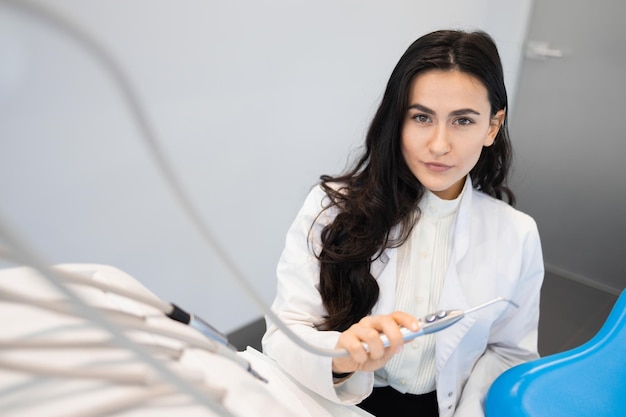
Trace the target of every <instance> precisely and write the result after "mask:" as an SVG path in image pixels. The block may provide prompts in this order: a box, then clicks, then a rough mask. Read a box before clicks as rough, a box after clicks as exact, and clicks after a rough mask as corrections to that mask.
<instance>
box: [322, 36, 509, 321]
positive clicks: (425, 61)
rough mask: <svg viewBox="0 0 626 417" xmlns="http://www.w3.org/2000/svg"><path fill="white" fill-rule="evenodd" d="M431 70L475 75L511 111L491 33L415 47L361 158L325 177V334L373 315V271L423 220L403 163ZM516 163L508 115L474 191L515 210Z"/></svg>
mask: <svg viewBox="0 0 626 417" xmlns="http://www.w3.org/2000/svg"><path fill="white" fill-rule="evenodd" d="M430 70H443V71H450V70H456V71H461V72H463V73H467V74H470V75H472V76H474V77H475V78H477V79H478V80H480V81H481V82H482V83H483V85H484V86H485V87H486V89H487V92H488V98H489V102H490V105H491V114H492V116H493V115H495V114H496V112H497V111H499V110H503V109H506V108H507V94H506V88H505V85H504V77H503V72H502V64H501V61H500V56H499V54H498V50H497V48H496V45H495V43H494V41H493V39H492V38H491V37H490V36H489V35H488V34H486V33H484V32H481V31H476V32H464V31H456V30H442V31H436V32H432V33H429V34H427V35H424V36H422V37H420V38H419V39H417V40H416V41H415V42H413V44H411V46H409V48H408V49H407V50H406V52H405V53H404V54H403V55H402V57H401V58H400V60H399V62H398V63H397V64H396V67H395V68H394V70H393V72H392V74H391V76H390V78H389V81H388V83H387V87H386V89H385V93H384V95H383V98H382V100H381V103H380V106H379V107H378V110H377V111H376V114H375V115H374V118H373V119H372V121H371V124H370V126H369V130H368V132H367V136H366V140H365V145H364V148H363V153H362V155H361V156H360V158H359V159H357V160H356V163H355V164H354V166H353V167H352V168H351V169H349V170H347V171H346V172H345V173H344V174H341V175H338V176H330V175H322V176H321V177H320V178H321V186H322V188H323V189H324V191H325V192H326V193H327V194H328V196H329V198H330V204H329V205H328V206H327V208H329V207H337V208H338V209H339V210H338V211H339V214H338V215H337V216H336V217H335V219H334V220H333V221H332V223H330V224H329V225H327V226H326V227H325V228H324V229H323V231H322V234H321V243H322V248H321V251H320V253H318V254H317V257H318V259H319V262H320V285H319V291H320V294H321V297H322V301H323V304H324V307H325V309H326V312H327V316H325V318H324V323H323V324H322V325H321V326H320V327H321V328H322V329H325V330H338V331H343V330H345V329H347V328H348V327H350V326H351V325H352V324H353V323H356V322H357V321H359V320H360V319H361V318H362V317H364V316H366V315H368V314H370V313H371V311H372V308H373V307H374V305H375V304H376V302H377V300H378V295H379V288H378V284H377V282H376V280H375V279H374V277H373V276H372V274H371V273H370V265H371V263H372V261H373V260H375V259H377V257H379V256H380V255H381V253H382V251H383V250H384V249H385V248H390V247H397V246H399V245H401V244H402V243H403V242H404V241H405V240H406V239H407V237H408V235H409V233H410V231H411V229H412V228H413V226H414V224H415V222H416V221H417V219H418V215H417V213H416V206H417V203H418V201H419V200H420V198H421V197H422V195H423V194H424V186H423V185H422V184H421V183H420V182H419V181H418V180H417V178H415V176H414V175H413V174H412V172H411V171H410V170H409V167H408V166H407V164H406V162H405V161H404V158H403V156H402V153H401V147H400V138H401V129H402V126H403V121H404V118H405V116H406V112H407V110H408V102H409V91H410V86H411V82H412V81H413V79H414V78H415V77H416V76H418V75H419V74H421V73H424V72H426V71H430ZM510 161H511V144H510V141H509V137H508V132H507V123H506V115H505V122H504V123H503V124H502V126H501V127H500V129H499V132H498V134H497V136H496V139H495V142H494V144H493V145H491V146H489V147H484V148H483V150H482V153H481V155H480V158H479V160H478V162H477V163H476V166H475V167H474V168H473V169H472V170H471V171H470V176H471V178H472V185H473V186H474V187H475V188H476V189H478V190H481V191H483V192H485V193H486V194H489V195H491V196H493V197H495V198H497V199H500V200H504V199H505V197H506V199H507V202H508V203H509V204H511V205H513V204H514V203H515V197H514V195H513V193H512V192H511V190H510V189H509V188H508V187H507V186H506V179H507V174H508V170H509V165H510ZM392 231H393V232H392ZM392 233H393V234H392Z"/></svg>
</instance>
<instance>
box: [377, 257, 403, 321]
mask: <svg viewBox="0 0 626 417" xmlns="http://www.w3.org/2000/svg"><path fill="white" fill-rule="evenodd" d="M397 254H398V251H397V249H396V248H391V249H387V250H385V251H384V252H383V253H382V255H381V256H380V257H379V258H378V259H377V260H376V261H374V263H373V264H372V268H371V271H372V274H373V276H374V278H376V282H378V287H379V288H380V292H379V294H380V296H379V298H378V302H377V303H376V305H375V306H374V308H373V309H372V315H379V314H388V313H391V312H392V311H394V307H395V299H396V270H397V267H396V260H397Z"/></svg>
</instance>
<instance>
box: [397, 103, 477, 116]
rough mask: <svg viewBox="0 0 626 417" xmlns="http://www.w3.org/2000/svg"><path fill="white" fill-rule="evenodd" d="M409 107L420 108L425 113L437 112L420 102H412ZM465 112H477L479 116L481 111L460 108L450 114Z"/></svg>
mask: <svg viewBox="0 0 626 417" xmlns="http://www.w3.org/2000/svg"><path fill="white" fill-rule="evenodd" d="M409 109H414V110H418V111H421V112H423V113H426V114H430V115H434V114H436V112H435V111H434V110H433V109H430V108H428V107H426V106H424V105H422V104H419V103H415V104H411V105H410V106H409ZM464 114H475V115H477V116H480V112H478V111H476V110H474V109H471V108H465V109H458V110H453V111H451V112H450V116H462V115H464Z"/></svg>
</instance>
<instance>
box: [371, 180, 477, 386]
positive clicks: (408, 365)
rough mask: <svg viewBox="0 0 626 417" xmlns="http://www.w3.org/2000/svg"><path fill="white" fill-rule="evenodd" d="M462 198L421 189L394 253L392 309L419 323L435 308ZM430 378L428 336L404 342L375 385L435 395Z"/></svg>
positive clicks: (432, 341) (432, 364) (432, 351)
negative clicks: (407, 231) (415, 215)
mask: <svg viewBox="0 0 626 417" xmlns="http://www.w3.org/2000/svg"><path fill="white" fill-rule="evenodd" d="M463 190H465V187H464V189H463ZM462 194H463V192H462V193H461V194H460V195H459V196H458V197H457V198H456V199H454V200H442V199H441V198H439V197H437V196H436V195H435V194H433V193H432V192H430V191H428V190H427V191H426V193H425V194H424V197H423V198H422V199H421V201H420V202H419V204H418V207H419V209H420V212H421V214H420V217H419V219H418V222H417V224H416V225H415V227H414V228H413V230H412V231H411V235H410V236H409V238H408V239H407V241H406V242H405V243H404V244H403V245H402V246H401V247H400V248H399V249H398V264H397V265H398V268H397V283H396V302H395V309H396V310H399V311H404V312H406V313H409V314H411V315H413V316H415V317H418V318H419V317H424V316H426V315H427V314H429V313H432V312H434V311H435V310H436V309H437V306H438V305H439V296H440V294H441V289H442V287H443V282H444V276H445V272H446V267H447V265H448V263H449V260H450V252H451V248H452V239H451V235H452V233H451V231H452V225H453V223H454V220H455V218H456V213H457V211H458V207H459V202H460V201H461V195H462ZM435 374H436V372H435V335H434V334H433V335H426V336H422V337H418V338H416V339H413V340H412V341H411V342H408V343H406V344H405V346H404V349H403V350H402V352H401V353H399V354H397V355H395V356H394V357H393V358H392V359H391V360H390V361H389V362H388V363H387V365H386V366H385V367H384V368H383V369H382V370H379V371H378V372H376V385H379V386H380V385H391V386H392V387H393V388H395V389H396V390H398V391H400V392H402V393H406V392H408V393H411V394H425V393H428V392H432V391H434V390H435V386H436V380H435Z"/></svg>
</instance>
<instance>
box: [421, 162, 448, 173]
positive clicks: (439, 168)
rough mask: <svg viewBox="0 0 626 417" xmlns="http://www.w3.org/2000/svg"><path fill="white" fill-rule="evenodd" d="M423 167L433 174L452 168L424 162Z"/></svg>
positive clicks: (437, 163)
mask: <svg viewBox="0 0 626 417" xmlns="http://www.w3.org/2000/svg"><path fill="white" fill-rule="evenodd" d="M424 165H425V166H426V168H428V169H429V170H431V171H433V172H444V171H447V170H449V169H450V168H452V167H451V166H450V165H446V164H441V163H439V162H425V163H424Z"/></svg>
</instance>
